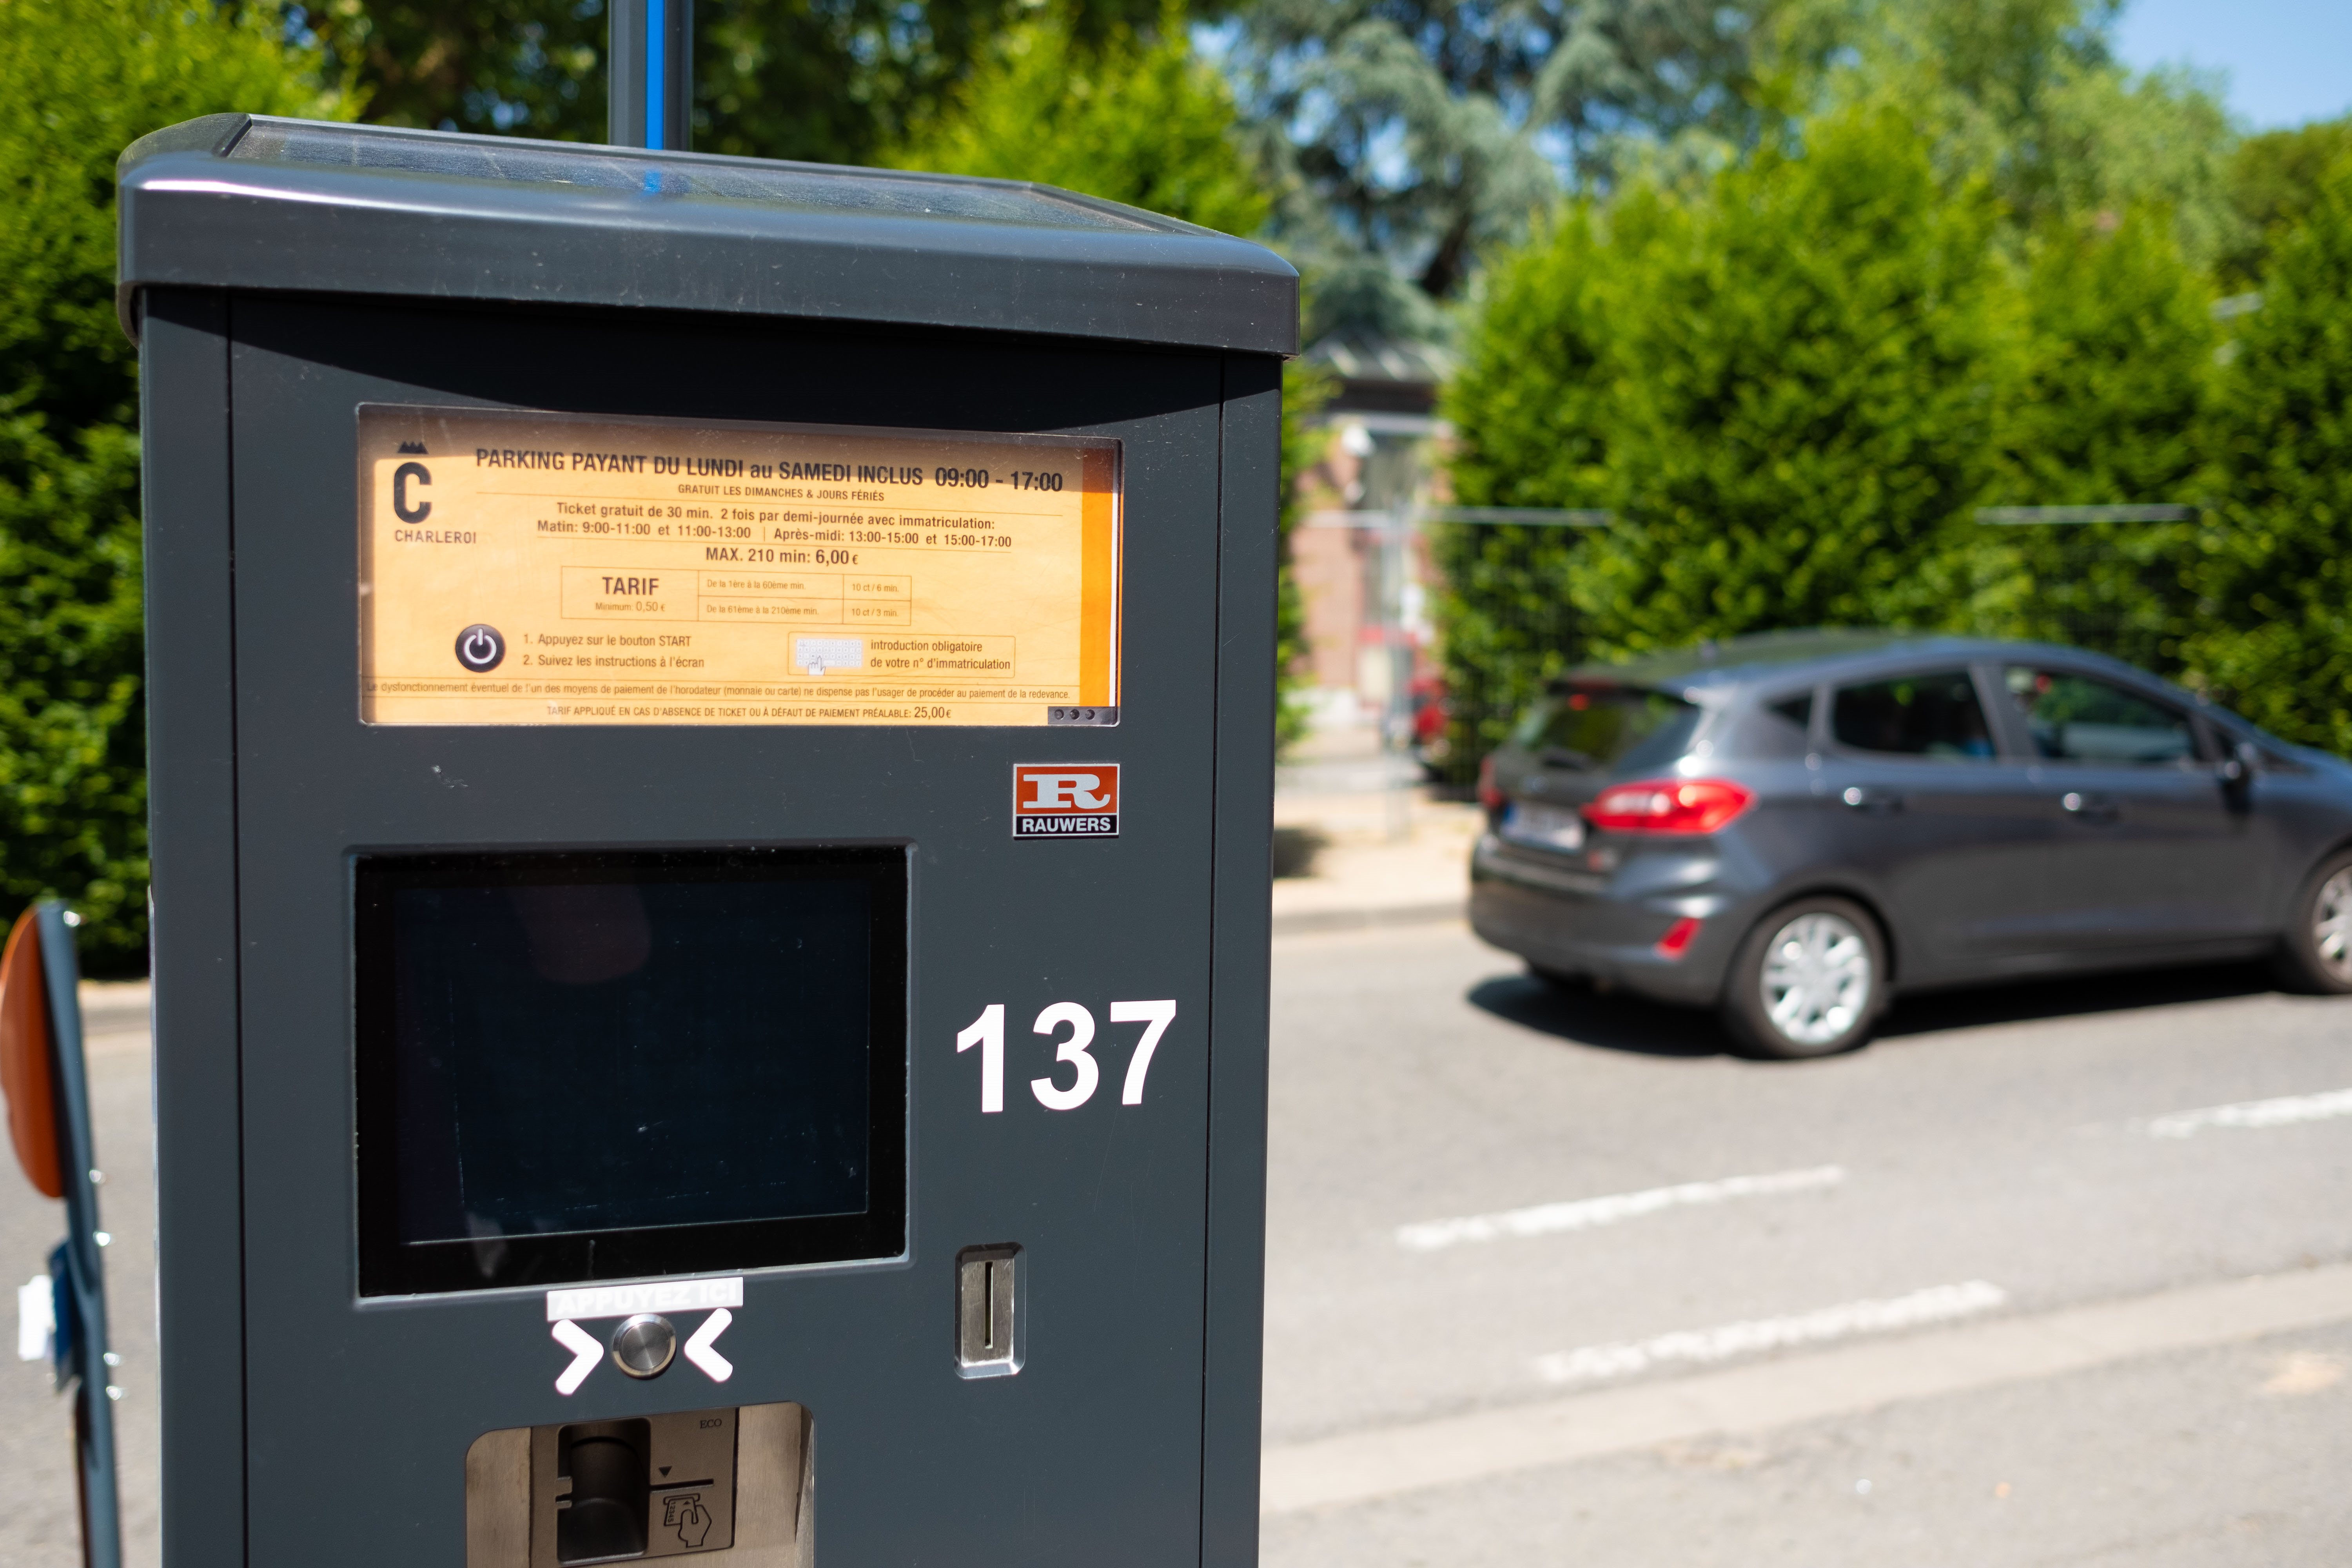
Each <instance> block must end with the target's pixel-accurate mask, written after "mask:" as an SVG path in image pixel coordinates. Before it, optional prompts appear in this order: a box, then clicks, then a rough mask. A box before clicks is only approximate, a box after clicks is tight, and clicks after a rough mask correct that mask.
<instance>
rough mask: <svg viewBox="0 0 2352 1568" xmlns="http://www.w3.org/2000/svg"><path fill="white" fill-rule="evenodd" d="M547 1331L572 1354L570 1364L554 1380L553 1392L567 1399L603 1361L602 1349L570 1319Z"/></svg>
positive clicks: (586, 1332)
mask: <svg viewBox="0 0 2352 1568" xmlns="http://www.w3.org/2000/svg"><path fill="white" fill-rule="evenodd" d="M550 1332H551V1333H552V1334H553V1335H554V1336H555V1342H556V1343H557V1344H560V1345H562V1347H563V1348H564V1349H565V1350H568V1351H570V1352H572V1364H571V1365H570V1366H567V1367H565V1368H564V1369H563V1375H562V1377H559V1378H557V1379H556V1380H555V1392H556V1393H558V1394H563V1395H565V1396H567V1397H569V1396H570V1394H572V1391H573V1390H574V1389H576V1388H578V1387H579V1386H580V1385H581V1384H583V1383H585V1382H587V1381H588V1374H589V1373H592V1372H594V1371H595V1370H596V1363H598V1362H600V1361H602V1360H604V1346H603V1345H601V1344H598V1343H597V1342H595V1341H594V1340H593V1339H592V1338H590V1337H589V1335H588V1331H586V1330H585V1329H583V1328H582V1327H581V1326H580V1325H579V1324H577V1323H575V1322H572V1321H571V1320H570V1319H566V1320H564V1321H562V1322H560V1323H558V1324H556V1325H555V1327H554V1328H553V1329H551V1330H550Z"/></svg>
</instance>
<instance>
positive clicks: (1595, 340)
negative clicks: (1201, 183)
mask: <svg viewBox="0 0 2352 1568" xmlns="http://www.w3.org/2000/svg"><path fill="white" fill-rule="evenodd" d="M1934 154H1935V149H1934V147H1933V146H1932V145H1931V143H1930V142H1929V141H1928V140H1927V136H1926V135H1925V133H1923V132H1920V131H1919V130H1917V129H1916V128H1915V127H1914V126H1913V125H1912V124H1911V123H1910V122H1909V121H1907V120H1906V119H1905V118H1903V117H1902V116H1900V115H1899V114H1897V113H1895V112H1894V111H1892V110H1885V109H1877V110H1873V109H1868V108H1856V109H1852V110H1845V111H1843V112H1841V113H1839V114H1835V115H1832V116H1829V117H1826V118H1825V119H1823V120H1820V121H1813V122H1811V123H1810V124H1808V125H1807V126H1806V127H1805V131H1804V134H1803V136H1802V138H1801V146H1799V145H1795V144H1792V145H1791V146H1790V147H1789V148H1768V149H1767V150H1765V151H1763V152H1761V153H1758V154H1756V155H1754V156H1752V157H1749V158H1748V159H1746V160H1744V161H1742V162H1740V163H1735V164H1732V165H1730V166H1728V167H1726V168H1725V169H1723V170H1721V171H1720V172H1719V173H1717V174H1715V175H1714V176H1712V177H1711V178H1709V179H1708V180H1706V181H1705V182H1702V183H1700V184H1698V185H1696V186H1695V187H1686V188H1684V189H1681V190H1678V191H1674V192H1668V191H1664V190H1660V189H1656V188H1651V187H1643V186H1640V185H1636V186H1634V187H1633V188H1631V189H1629V190H1628V191H1626V192H1625V193H1622V194H1621V195H1619V196H1618V197H1616V198H1615V199H1614V200H1613V201H1612V203H1611V204H1609V205H1607V206H1606V207H1605V208H1604V207H1595V206H1585V207H1579V208H1573V209H1571V210H1570V211H1569V212H1567V213H1566V214H1564V215H1563V216H1560V217H1559V219H1558V220H1557V221H1556V222H1554V223H1553V224H1552V226H1550V227H1549V230H1548V231H1547V232H1546V233H1544V234H1542V235H1541V236H1539V237H1538V238H1537V239H1536V240H1535V241H1534V242H1533V243H1531V244H1530V245H1529V246H1528V247H1526V248H1524V249H1523V250H1521V251H1520V252H1518V253H1517V254H1516V255H1514V256H1511V257H1509V258H1505V259H1504V260H1503V261H1502V262H1501V264H1500V265H1499V266H1498V267H1497V268H1496V270H1495V273H1494V275H1493V277H1492V279H1491V281H1490V284H1489V287H1488V290H1487V293H1486V300H1485V301H1484V304H1483V308H1482V310H1480V312H1479V313H1478V315H1477V316H1476V317H1475V320H1474V321H1473V322H1472V323H1471V326H1470V331H1469V332H1468V335H1467V341H1466V343H1465V360H1464V368H1463V370H1462V372H1461V373H1460V374H1459V375H1458V376H1457V378H1456V380H1455V382H1454V384H1453V385H1452V386H1451V387H1450V388H1449V389H1448V392H1447V397H1446V412H1447V415H1448V416H1449V417H1450V418H1451V420H1452V421H1453V423H1454V426H1455V428H1456V430H1457V432H1458V436H1457V447H1456V450H1455V453H1454V458H1453V462H1452V468H1453V475H1454V491H1455V495H1456V497H1457V499H1459V500H1462V501H1464V502H1465V503H1470V504H1485V505H1519V506H1548V507H1577V508H1606V509H1609V510H1612V512H1613V513H1614V514H1615V518H1616V521H1614V522H1613V523H1612V525H1610V526H1609V527H1607V528H1604V529H1597V530H1577V531H1570V530H1565V529H1538V528H1530V527H1465V526H1455V527H1451V528H1448V529H1447V530H1445V531H1444V532H1443V533H1442V535H1441V537H1440V539H1439V541H1438V551H1437V554H1438V560H1439V563H1440V564H1441V566H1442V567H1443V569H1444V574H1445V579H1446V583H1445V589H1444V593H1443V595H1441V598H1440V603H1439V612H1440V633H1441V637H1442V638H1443V646H1444V659H1445V663H1446V668H1447V672H1448V679H1449V682H1450V685H1451V687H1452V689H1453V692H1454V707H1455V725H1456V733H1455V737H1454V739H1455V742H1456V754H1457V755H1458V756H1459V757H1460V758H1461V759H1462V765H1463V767H1464V768H1465V770H1466V769H1468V768H1471V767H1475V761H1476V758H1477V757H1478V756H1479V755H1481V754H1483V752H1486V750H1489V749H1491V748H1492V746H1493V745H1494V744H1496V742H1497V741H1499V740H1500V738H1501V736H1502V734H1503V732H1504V731H1505V730H1506V729H1507V725H1508V722H1509V720H1510V716H1511V714H1512V713H1513V712H1515V711H1516V710H1517V709H1518V708H1519V707H1520V706H1521V705H1522V704H1523V703H1524V702H1525V700H1527V698H1528V696H1529V695H1531V694H1532V692H1533V691H1534V690H1535V689H1537V687H1538V686H1539V685H1540V683H1541V681H1542V679H1544V677H1545V676H1547V675H1548V674H1549V673H1550V672H1551V671H1553V670H1555V669H1557V668H1561V667H1562V666H1564V665H1566V664H1569V663H1572V662H1575V661H1578V660H1580V659H1583V658H1612V657H1619V656H1624V655H1630V654H1633V653H1639V652H1642V651H1644V650H1648V649H1654V648H1663V647H1676V646H1684V645H1687V644H1690V643H1692V642H1696V641H1697V640H1699V639H1701V638H1705V637H1730V636H1736V635H1738V634H1740V633H1745V632H1760V631H1771V630H1780V629H1790V628H1797V627H1805V626H1891V627H1910V628H1918V629H1923V630H1927V629H1934V630H1951V631H1966V632H1973V633H1979V634H1983V635H1989V636H2000V637H2038V638H2046V639H2049V640H2053V641H2060V642H2069V643H2074V644H2077V645H2080V646H2086V647H2096V648H2099V649H2100V650H2102V651H2106V652H2111V653H2114V654H2116V655H2117V656H2118V657H2121V658H2127V659H2130V660H2132V661H2134V662H2136V663H2138V664H2140V665H2143V666H2145V667H2147V668H2153V669H2156V670H2158V671H2159V672H2161V673H2163V674H2166V675H2168V676H2171V677H2173V678H2175V679H2181V680H2183V681H2185V682H2187V683H2189V684H2190V685H2192V686H2195V687H2198V688H2200V689H2205V690H2207V691H2210V693H2212V694H2213V695H2214V696H2215V697H2216V698H2217V699H2220V700H2224V701H2228V702H2231V703H2233V704H2235V705H2237V706H2239V707H2240V708H2242V710H2244V711H2246V712H2247V713H2248V714H2249V716H2251V717H2253V718H2255V719H2256V720H2258V721H2261V722H2263V723H2264V724H2266V725H2268V726H2270V727H2271V728H2273V729H2274V730H2277V731H2280V732H2281V733H2283V734H2285V735H2288V736H2290V737H2292V738H2294V739H2298V740H2304V741H2309V742H2314V743H2317V744H2322V745H2326V746H2329V747H2331V748H2333V749H2336V750H2338V751H2347V752H2352V620H2348V619H2347V616H2352V581H2347V574H2352V568H2347V565H2346V564H2345V563H2346V562H2347V559H2352V412H2347V411H2352V164H2346V165H2341V166H2339V168H2338V170H2337V173H2336V174H2335V175H2334V176H2332V178H2330V179H2329V180H2326V181H2323V182H2321V183H2320V184H2319V186H2318V187H2316V194H2315V197H2314V201H2315V205H2313V206H2312V207H2311V208H2310V209H2309V210H2308V211H2307V212H2305V214H2304V215H2303V216H2301V218H2300V219H2299V220H2298V221H2297V222H2296V223H2294V224H2293V225H2291V226H2289V227H2288V228H2286V229H2285V230H2283V231H2282V235H2283V237H2279V238H2278V239H2277V240H2276V243H2275V245H2274V247H2273V250H2272V253H2271V257H2270V260H2269V263H2268V268H2269V269H2268V271H2267V273H2266V274H2264V275H2263V279H2262V281H2263V304H2262V306H2261V308H2260V309H2259V310H2255V311H2254V312H2252V314H2248V315H2241V316H2238V317H2236V318H2234V319H2233V320H2232V321H2229V322H2221V321H2216V319H2215V316H2214V312H2213V310H2212V309H2211V307H2212V304H2213V298H2214V292H2215V288H2214V285H2213V283H2212V282H2211V281H2210V279H2208V278H2206V277H2205V276H2203V275H2201V274H2200V272H2198V271H2197V270H2196V269H2195V268H2192V267H2191V266H2190V264H2189V261H2188V260H2187V259H2186V258H2184V257H2183V256H2182V254H2181V252H2180V249H2179V244H2178V242H2177V240H2176V237H2175V230H2174V226H2173V225H2172V224H2170V223H2169V222H2168V220H2167V218H2166V216H2165V215H2164V214H2162V213H2161V212H2156V211H2146V212H2142V211H2125V212H2122V213H2114V212H2101V213H2097V214H2094V215H2091V216H2089V217H2087V218H2086V219H2084V220H2082V221H2078V222H2067V223H2060V222H2056V221H2052V222H2049V223H2046V224H2045V225H2044V226H2042V228H2040V229H2038V230H2036V231H2033V232H2032V233H2029V234H2024V235H2018V234H2015V233H2014V232H2007V233H2005V232H2004V231H2003V230H2002V229H2001V228H2000V222H2001V215H2000V212H1999V210H1998V209H1997V208H1995V207H1994V206H1993V205H1991V204H1990V202H1989V201H1987V200H1986V199H1985V198H1984V196H1983V192H1982V188H1981V187H1980V186H1978V185H1973V184H1969V182H1967V181H1964V180H1963V181H1958V182H1955V181H1953V180H1951V179H1950V178H1948V176H1945V175H1942V174H1939V173H1938V172H1937V165H1936V163H1935V155H1934ZM2150 501H2163V502H2192V503H2200V502H2201V503H2204V504H2205V506H2206V510H2204V511H2203V513H2202V514H2201V516H2200V521H2197V522H2195V523H2190V524H2147V523H2131V524H2099V525H2093V526H2088V527H2084V526H2066V527H1996V526H1989V525H1985V524H1980V523H1978V522H1977V521H1975V520H1974V514H1975V512H1976V510H1977V509H1978V508H1979V506H1983V505H1990V504H2012V505H2066V504H2097V503H2115V502H2150Z"/></svg>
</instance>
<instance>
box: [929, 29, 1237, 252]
mask: <svg viewBox="0 0 2352 1568" xmlns="http://www.w3.org/2000/svg"><path fill="white" fill-rule="evenodd" d="M887 156H888V159H889V161H890V162H891V163H896V164H898V166H899V167H902V168H914V169H935V170H939V171H941V172H943V173H948V174H986V175H991V176H993V177H995V178H999V179H1019V180H1038V181H1042V182H1044V183H1045V184H1051V185H1060V186H1063V187H1065V188H1066V189H1068V190H1074V191H1081V192H1084V193H1085V194H1087V195H1096V196H1103V197H1107V198H1108V199H1109V200H1112V201H1118V202H1125V203H1127V204H1128V205H1130V206H1139V207H1143V208H1146V209H1148V210H1150V211H1152V212H1158V213H1165V214H1167V215H1168V216H1171V217H1175V218H1181V219H1182V220H1183V221H1184V222H1186V223H1195V224H1199V225H1200V226H1202V227H1203V228H1213V229H1219V230H1222V231H1223V232H1224V233H1227V234H1252V233H1255V231H1256V230H1257V228H1258V226H1259V225H1261V224H1262V223H1264V222H1265V216H1266V195H1265V188H1264V186H1263V185H1262V184H1260V183H1259V181H1258V178H1257V174H1256V171H1255V168H1253V167H1252V164H1251V162H1250V160H1249V158H1248V156H1247V154H1246V153H1244V149H1243V147H1242V145H1241V142H1240V140H1239V128H1238V126H1237V124H1236V116H1235V110H1234V100H1233V94H1232V91H1231V89H1228V88H1227V87H1226V85H1225V83H1224V80H1223V78H1221V77H1219V76H1218V75H1217V74H1216V73H1215V72H1214V71H1213V70H1212V69H1210V68H1209V67H1208V66H1206V65H1205V64H1203V63H1202V61H1201V60H1200V59H1198V58H1195V57H1194V55H1193V53H1192V42H1191V39H1190V38H1189V37H1188V36H1187V34H1186V32H1185V29H1184V16H1183V13H1182V11H1181V9H1179V8H1177V7H1175V6H1171V7H1169V8H1168V10H1167V11H1166V12H1164V13H1163V15H1162V16H1161V18H1160V28H1159V32H1158V37H1156V39H1146V38H1143V37H1139V36H1138V35H1137V33H1136V32H1135V31H1134V30H1133V29H1131V28H1129V27H1127V26H1123V25H1122V26H1115V27H1113V28H1112V29H1111V30H1110V32H1109V33H1108V36H1107V37H1104V38H1103V39H1101V40H1100V41H1099V42H1095V43H1089V42H1088V41H1087V39H1086V38H1085V37H1083V36H1081V34H1080V33H1079V31H1078V28H1077V26H1076V18H1075V16H1074V15H1073V13H1071V12H1070V11H1067V10H1048V11H1045V12H1044V13H1042V14H1041V15H1039V16H1035V17H1034V18H1032V19H1031V20H1029V21H1026V22H1024V23H1022V24H1021V25H1019V26H1015V27H1013V28H1011V29H1008V30H1007V31H1006V32H1005V33H1003V35H1002V36H1001V37H999V38H998V39H997V41H996V42H995V44H994V45H993V46H992V48H991V50H990V52H989V54H988V55H987V56H986V57H985V58H982V60H981V61H980V62H979V63H978V64H977V65H976V66H975V67H974V68H973V69H972V72H971V76H970V77H969V79H966V80H965V81H964V82H963V83H961V85H960V86H958V87H957V88H956V89H953V90H952V91H951V92H950V94H949V95H948V98H947V100H946V101H945V104H944V106H943V109H942V111H941V112H940V113H938V114H936V115H934V116H932V117H931V118H929V120H927V121H924V122H923V123H921V124H920V125H919V126H918V127H917V129H916V131H915V133H914V135H913V136H912V137H911V138H910V140H909V141H908V142H907V143H906V144H905V145H904V146H901V147H898V148H896V149H893V150H892V151H891V152H890V153H888V155H887Z"/></svg>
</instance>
